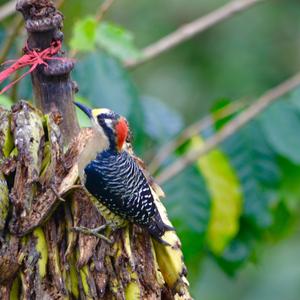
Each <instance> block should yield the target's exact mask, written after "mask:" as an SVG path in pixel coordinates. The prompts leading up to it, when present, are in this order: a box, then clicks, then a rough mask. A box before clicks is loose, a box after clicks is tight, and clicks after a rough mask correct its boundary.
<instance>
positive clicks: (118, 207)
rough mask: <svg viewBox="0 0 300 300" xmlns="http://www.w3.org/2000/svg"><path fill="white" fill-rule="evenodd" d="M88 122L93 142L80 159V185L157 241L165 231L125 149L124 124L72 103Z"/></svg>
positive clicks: (122, 120)
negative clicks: (90, 123)
mask: <svg viewBox="0 0 300 300" xmlns="http://www.w3.org/2000/svg"><path fill="white" fill-rule="evenodd" d="M75 104H76V106H78V107H79V108H80V109H81V110H82V111H83V112H84V113H85V114H86V115H87V116H88V117H89V118H90V120H91V122H92V128H93V130H94V139H93V140H92V141H91V142H90V145H87V147H86V149H85V150H84V152H83V153H82V155H81V157H80V159H79V163H78V166H79V173H80V175H81V180H82V184H83V185H84V186H85V188H86V189H87V190H88V192H89V193H90V194H92V195H93V196H94V197H95V198H96V199H97V200H98V201H99V202H100V203H101V205H104V206H105V207H106V208H107V209H109V210H110V211H111V212H113V213H114V214H115V215H117V216H120V217H121V218H123V219H124V220H127V221H129V222H132V223H134V224H138V225H140V226H142V227H144V228H146V229H147V231H148V232H149V233H150V235H151V236H152V237H153V238H155V239H156V240H157V241H160V242H161V243H164V244H166V245H167V243H166V242H165V241H163V239H162V238H161V237H162V236H163V235H164V233H165V232H166V231H169V230H174V228H173V227H171V226H169V225H167V224H165V223H164V222H163V220H162V217H161V215H160V213H159V210H158V208H157V206H156V203H155V200H154V197H153V194H152V192H153V191H152V189H151V187H150V185H149V182H148V180H147V178H146V177H145V175H144V174H143V172H142V170H141V169H140V167H139V165H138V164H137V163H136V161H135V160H134V159H133V158H132V156H131V155H130V154H129V153H128V152H127V151H126V150H125V149H124V148H125V144H126V139H127V136H128V132H129V129H128V123H127V120H126V119H125V118H124V117H122V116H120V115H119V114H117V113H115V112H113V111H111V110H109V109H90V108H88V107H86V106H85V105H83V104H81V103H77V102H76V103H75Z"/></svg>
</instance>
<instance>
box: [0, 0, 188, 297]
mask: <svg viewBox="0 0 300 300" xmlns="http://www.w3.org/2000/svg"><path fill="white" fill-rule="evenodd" d="M17 9H18V10H19V11H21V12H22V14H23V16H24V18H25V20H26V29H27V32H28V46H29V48H30V49H36V48H38V49H45V48H48V47H49V46H50V43H51V42H53V40H58V39H59V40H62V34H61V32H60V28H61V26H62V15H61V14H60V13H59V12H58V11H57V10H56V9H55V8H54V6H53V4H52V2H50V1H46V0H39V1H38V0H20V1H18V4H17ZM48 63H49V68H45V67H44V66H40V67H39V68H38V69H37V70H36V71H35V72H34V73H33V74H32V83H33V89H34V94H35V101H36V105H37V107H38V109H37V108H35V107H33V106H31V105H29V104H28V103H27V102H25V101H20V102H19V103H17V104H16V105H14V106H13V108H12V110H11V111H6V110H3V109H1V108H0V234H1V236H0V299H128V300H131V299H190V295H189V292H188V282H187V280H186V268H185V265H184V263H183V260H182V252H181V246H180V241H179V239H178V237H177V236H176V233H175V232H167V233H166V235H165V236H164V237H163V238H164V240H166V241H167V242H169V243H170V245H171V246H165V245H162V244H160V243H157V242H155V241H153V240H152V239H151V237H150V236H149V235H148V233H147V232H146V231H145V230H143V229H142V228H140V227H139V226H135V225H132V224H129V225H127V226H125V227H124V228H120V229H118V230H116V231H113V232H111V231H110V230H107V231H106V233H105V234H106V235H107V236H108V237H110V238H111V239H112V240H113V241H114V242H113V244H109V243H108V242H107V241H105V240H102V239H99V238H97V237H95V236H89V235H84V234H82V233H77V232H74V230H72V229H73V228H74V227H78V226H84V227H88V228H94V227H98V226H100V225H101V224H103V223H104V222H105V220H104V218H103V217H102V215H101V213H100V212H99V210H97V208H96V207H97V206H98V204H99V202H97V201H95V199H94V198H92V197H91V196H90V195H89V194H88V193H86V191H85V190H84V189H82V188H76V189H75V188H73V186H74V184H75V183H77V181H78V166H77V159H78V155H79V154H80V152H81V151H82V150H83V149H84V147H85V145H86V144H87V141H88V140H89V139H91V138H93V134H92V131H91V130H89V129H84V130H82V131H80V132H79V126H78V123H77V120H76V117H75V111H74V106H73V103H72V100H73V95H74V91H75V85H74V84H73V83H72V81H71V79H70V76H69V73H70V71H71V69H72V68H73V63H70V62H69V61H66V60H51V61H49V62H48ZM60 116H62V119H63V121H62V122H61V120H60ZM78 132H79V134H78ZM62 139H64V142H63V141H62ZM66 145H68V150H67V151H66V152H65V153H64V151H63V149H64V146H66ZM131 154H132V155H134V154H133V153H131ZM136 160H137V162H138V163H141V161H140V160H139V159H138V158H136ZM141 168H142V169H143V165H141ZM151 182H152V181H151ZM152 188H153V190H154V196H155V198H156V201H157V205H158V208H159V210H160V213H161V215H162V217H163V219H164V222H165V223H169V220H168V218H167V214H166V212H165V209H164V207H163V205H162V204H161V202H160V200H159V197H158V196H159V193H160V190H159V189H158V188H157V186H156V185H155V184H154V183H152ZM169 224H170V223H169Z"/></svg>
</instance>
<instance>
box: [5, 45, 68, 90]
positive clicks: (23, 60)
mask: <svg viewBox="0 0 300 300" xmlns="http://www.w3.org/2000/svg"><path fill="white" fill-rule="evenodd" d="M60 50H61V41H54V42H52V43H51V45H50V47H49V48H46V49H45V50H43V51H40V52H38V51H36V50H34V49H33V50H30V49H29V48H28V45H26V46H25V48H24V53H25V54H24V55H23V56H22V57H20V58H19V59H17V60H10V61H7V62H5V63H3V64H2V65H4V64H9V63H12V65H11V66H9V67H8V68H7V69H5V70H4V71H2V72H0V83H1V82H3V81H4V80H5V79H6V78H8V77H9V76H10V75H11V74H13V73H14V72H16V71H17V70H19V69H22V68H24V67H27V66H31V67H30V69H29V70H28V71H26V72H25V73H24V74H22V75H21V76H20V77H19V78H17V79H16V80H15V81H13V82H10V83H9V84H8V85H7V86H5V87H4V88H3V89H2V90H1V91H0V95H1V94H3V93H5V92H6V91H7V90H8V89H10V88H11V87H12V86H13V85H15V84H16V83H17V82H18V81H20V80H21V79H23V78H24V77H25V76H27V75H28V74H30V73H31V72H33V71H34V70H35V69H36V68H37V66H39V65H45V66H46V67H48V63H47V62H46V60H51V59H56V60H65V58H62V57H53V55H55V54H57V53H58V52H59V51H60Z"/></svg>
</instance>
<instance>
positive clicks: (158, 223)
mask: <svg viewBox="0 0 300 300" xmlns="http://www.w3.org/2000/svg"><path fill="white" fill-rule="evenodd" d="M147 229H148V232H149V233H150V234H151V236H152V237H153V238H154V239H156V240H157V241H158V242H160V243H162V244H164V245H166V246H170V244H169V243H167V242H166V241H164V240H163V239H162V238H161V237H162V236H163V235H164V234H165V232H166V231H175V228H174V227H172V226H170V225H168V224H165V223H164V222H163V220H162V219H161V217H160V215H159V214H157V215H156V216H155V217H154V218H153V219H152V220H151V223H150V224H148V226H147Z"/></svg>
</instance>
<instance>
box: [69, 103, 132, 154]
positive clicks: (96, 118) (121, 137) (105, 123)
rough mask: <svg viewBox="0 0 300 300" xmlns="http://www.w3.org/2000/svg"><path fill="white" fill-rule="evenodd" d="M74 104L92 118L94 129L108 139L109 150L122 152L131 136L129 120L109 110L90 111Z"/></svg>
mask: <svg viewBox="0 0 300 300" xmlns="http://www.w3.org/2000/svg"><path fill="white" fill-rule="evenodd" d="M74 104H75V105H76V106H77V107H79V108H80V109H81V110H82V111H83V112H84V113H85V114H86V115H87V116H88V117H89V118H90V120H91V122H92V126H93V128H94V129H95V130H97V131H98V132H99V133H100V134H101V135H102V136H103V138H104V139H107V142H108V145H109V148H110V149H112V150H116V151H118V152H120V151H121V150H122V148H123V145H124V143H125V142H126V139H127V137H128V134H129V127H128V122H127V120H126V119H125V118H124V117H122V116H121V115H119V114H118V113H116V112H114V111H112V110H110V109H107V108H97V109H90V108H89V107H87V106H85V105H83V104H81V103H78V102H74Z"/></svg>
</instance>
